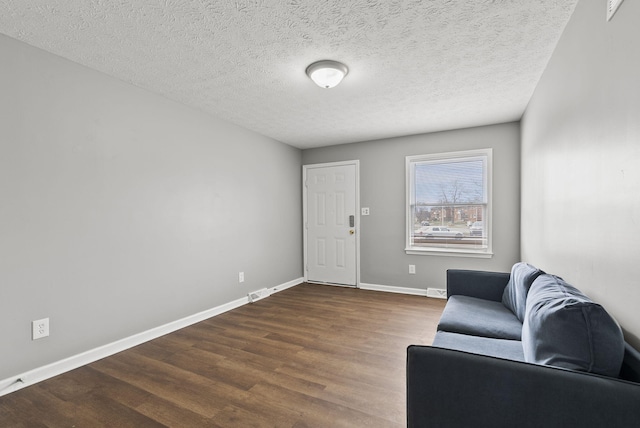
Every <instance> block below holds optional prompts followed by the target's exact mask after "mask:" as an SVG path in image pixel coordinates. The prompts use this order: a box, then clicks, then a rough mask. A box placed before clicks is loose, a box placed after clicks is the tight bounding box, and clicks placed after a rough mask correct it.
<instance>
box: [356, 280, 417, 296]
mask: <svg viewBox="0 0 640 428" xmlns="http://www.w3.org/2000/svg"><path fill="white" fill-rule="evenodd" d="M360 288H362V289H363V290H373V291H385V292H387V293H399V294H412V295H414V296H426V295H427V290H426V289H424V290H423V289H421V288H409V287H394V286H392V285H379V284H366V283H364V282H361V283H360Z"/></svg>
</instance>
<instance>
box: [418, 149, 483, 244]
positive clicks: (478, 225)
mask: <svg viewBox="0 0 640 428" xmlns="http://www.w3.org/2000/svg"><path fill="white" fill-rule="evenodd" d="M490 157H491V151H490V150H480V151H477V150H475V151H467V152H457V153H445V154H438V155H425V156H410V157H408V158H407V174H408V176H407V181H408V183H407V184H408V189H409V194H408V206H407V209H408V215H407V223H408V227H407V229H408V230H407V241H408V242H407V244H408V245H407V250H421V249H423V250H427V251H434V250H435V251H437V250H441V249H447V250H449V251H450V250H452V249H453V250H456V249H457V250H460V251H465V252H466V251H470V252H485V251H486V250H487V249H488V248H489V244H490V236H489V228H488V224H489V223H488V221H487V220H488V218H489V209H490V200H489V195H490V191H489V190H490V189H489V185H488V181H489V180H488V177H489V168H490V164H491V163H490Z"/></svg>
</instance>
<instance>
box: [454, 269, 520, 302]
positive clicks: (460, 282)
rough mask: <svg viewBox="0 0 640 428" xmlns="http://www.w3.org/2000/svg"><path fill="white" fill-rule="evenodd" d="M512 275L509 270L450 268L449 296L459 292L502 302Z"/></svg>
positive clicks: (459, 293)
mask: <svg viewBox="0 0 640 428" xmlns="http://www.w3.org/2000/svg"><path fill="white" fill-rule="evenodd" d="M510 275H511V274H510V273H509V272H485V271H481V270H463V269H448V270H447V298H449V297H451V296H453V295H456V294H457V295H463V296H469V297H477V298H480V299H485V300H493V301H496V302H500V301H502V293H503V292H504V288H505V287H506V286H507V283H508V282H509V277H510Z"/></svg>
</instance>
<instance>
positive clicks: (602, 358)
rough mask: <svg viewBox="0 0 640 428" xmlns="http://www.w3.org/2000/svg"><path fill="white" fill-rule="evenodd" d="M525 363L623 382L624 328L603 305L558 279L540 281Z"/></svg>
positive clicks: (530, 308) (528, 321)
mask: <svg viewBox="0 0 640 428" xmlns="http://www.w3.org/2000/svg"><path fill="white" fill-rule="evenodd" d="M522 347H523V350H524V355H525V360H526V361H527V362H530V363H536V364H545V365H551V366H556V367H563V368H567V369H573V370H580V371H585V372H590V373H596V374H600V375H604V376H613V377H617V376H618V374H619V372H620V367H621V365H622V360H623V358H624V338H623V335H622V330H621V329H620V326H619V325H618V323H617V322H616V321H615V320H614V319H613V318H612V317H611V316H610V315H609V314H608V313H607V312H606V311H605V310H604V308H603V307H602V306H600V305H599V304H597V303H594V302H593V301H591V300H590V299H589V298H588V297H587V296H585V295H584V294H582V293H581V292H580V291H578V290H577V289H576V288H575V287H572V286H571V285H569V284H567V283H566V282H564V281H563V280H562V279H561V278H558V277H556V276H553V275H541V276H539V277H538V278H537V279H536V280H535V281H534V283H533V285H532V286H531V289H530V290H529V295H528V297H527V313H526V317H525V321H524V325H523V329H522Z"/></svg>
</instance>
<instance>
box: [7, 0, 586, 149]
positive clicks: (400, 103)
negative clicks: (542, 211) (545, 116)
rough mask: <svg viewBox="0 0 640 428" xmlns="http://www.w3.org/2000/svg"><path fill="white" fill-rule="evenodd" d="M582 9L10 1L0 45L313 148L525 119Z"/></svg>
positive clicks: (450, 1) (354, 0)
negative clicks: (339, 72)
mask: <svg viewBox="0 0 640 428" xmlns="http://www.w3.org/2000/svg"><path fill="white" fill-rule="evenodd" d="M577 1H578V0H447V1H445V0H430V1H425V0H388V1H385V0H326V1H318V0H288V1H283V0H235V1H213V0H163V1H156V0H128V1H124V0H118V1H115V0H111V1H110V0H93V1H87V0H3V1H2V2H1V3H0V33H4V34H6V35H8V36H10V37H13V38H15V39H18V40H22V41H24V42H26V43H29V44H30V45H33V46H36V47H39V48H41V49H44V50H47V51H49V52H52V53H54V54H57V55H60V56H62V57H64V58H67V59H69V60H72V61H75V62H77V63H80V64H83V65H85V66H88V67H91V68H93V69H96V70H99V71H101V72H104V73H106V74H109V75H111V76H114V77H117V78H119V79H122V80H124V81H126V82H130V83H132V84H134V85H138V86H140V87H143V88H146V89H148V90H151V91H153V92H156V93H160V94H163V95H164V96H166V97H168V98H171V99H173V100H177V101H179V102H182V103H185V104H187V105H190V106H193V107H196V108H199V109H202V110H204V111H207V112H209V113H211V114H212V115H215V116H217V117H219V118H222V119H225V120H228V121H230V122H233V123H236V124H238V125H241V126H243V127H245V128H248V129H251V130H253V131H256V132H258V133H261V134H263V135H266V136H269V137H272V138H274V139H276V140H279V141H282V142H284V143H287V144H290V145H292V146H295V147H300V148H309V147H318V146H326V145H332V144H341V143H350V142H357V141H367V140H374V139H380V138H387V137H394V136H401V135H410V134H419V133H425V132H434V131H442V130H448V129H456V128H465V127H470V126H478V125H487V124H493V123H501V122H508V121H514V120H518V119H520V117H521V115H522V113H523V112H524V110H525V108H526V105H527V103H528V102H529V99H530V97H531V95H532V93H533V90H534V88H535V86H536V84H537V82H538V80H539V79H540V76H541V75H542V72H543V71H544V68H545V67H546V64H547V62H548V60H549V58H550V56H551V54H552V52H553V50H554V48H555V46H556V44H557V41H558V39H559V37H560V35H561V33H562V31H563V30H564V27H565V25H566V23H567V21H568V20H569V18H570V17H571V14H572V13H573V9H574V7H575V5H576V3H577ZM325 58H331V59H334V60H337V61H340V62H343V63H345V64H349V77H348V79H345V81H344V82H342V84H341V85H339V86H338V87H336V88H334V89H332V90H330V91H327V90H323V89H321V88H318V87H317V86H316V85H314V84H313V82H311V81H310V80H309V79H308V77H307V75H306V74H305V70H306V68H307V66H308V65H309V64H311V63H313V62H315V61H317V60H321V59H325Z"/></svg>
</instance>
